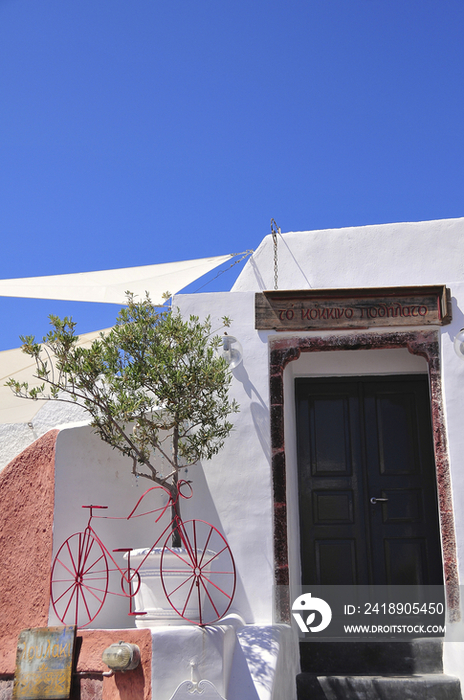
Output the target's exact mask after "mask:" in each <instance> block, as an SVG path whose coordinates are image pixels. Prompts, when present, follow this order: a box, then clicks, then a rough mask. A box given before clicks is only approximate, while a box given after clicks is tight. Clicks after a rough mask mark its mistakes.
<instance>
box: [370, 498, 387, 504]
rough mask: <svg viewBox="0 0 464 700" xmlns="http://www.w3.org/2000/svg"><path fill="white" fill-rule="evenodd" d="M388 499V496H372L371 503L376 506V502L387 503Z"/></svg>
mask: <svg viewBox="0 0 464 700" xmlns="http://www.w3.org/2000/svg"><path fill="white" fill-rule="evenodd" d="M387 501H388V498H375V497H374V496H372V498H371V503H372V505H373V506H375V504H376V503H386V502H387Z"/></svg>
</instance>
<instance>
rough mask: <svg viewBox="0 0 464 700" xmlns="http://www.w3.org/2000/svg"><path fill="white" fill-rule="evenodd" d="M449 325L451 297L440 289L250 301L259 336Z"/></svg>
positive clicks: (285, 294)
mask: <svg viewBox="0 0 464 700" xmlns="http://www.w3.org/2000/svg"><path fill="white" fill-rule="evenodd" d="M450 322H451V302H450V295H449V290H448V289H447V288H446V287H445V286H444V285H436V286H427V287H377V288H362V289H304V290H283V291H280V290H276V291H268V292H263V293H261V294H256V297H255V328H257V329H258V330H277V331H287V330H291V331H304V330H325V329H334V328H372V327H376V326H430V325H434V326H442V325H445V324H447V323H450Z"/></svg>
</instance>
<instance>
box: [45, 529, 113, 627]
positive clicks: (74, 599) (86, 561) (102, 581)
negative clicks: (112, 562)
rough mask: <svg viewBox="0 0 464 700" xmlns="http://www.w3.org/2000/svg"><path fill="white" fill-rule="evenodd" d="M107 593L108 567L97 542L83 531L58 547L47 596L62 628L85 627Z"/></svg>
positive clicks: (87, 532)
mask: <svg viewBox="0 0 464 700" xmlns="http://www.w3.org/2000/svg"><path fill="white" fill-rule="evenodd" d="M107 592H108V564H107V561H106V556H105V552H104V550H103V549H102V547H101V545H100V543H99V542H98V540H96V539H95V538H94V537H93V536H92V534H91V533H90V532H89V531H88V530H85V531H84V532H79V533H76V534H75V535H71V537H69V538H68V539H67V540H66V541H65V542H64V543H63V545H62V546H61V547H60V549H59V550H58V553H57V555H56V557H55V560H54V562H53V567H52V574H51V582H50V596H51V602H52V605H53V609H54V610H55V613H56V615H57V616H58V619H59V620H60V621H61V622H63V623H64V624H76V625H79V626H80V627H85V626H86V625H89V624H90V623H91V622H92V620H94V619H95V617H96V616H97V615H98V613H99V612H100V610H101V607H102V605H103V603H104V602H105V598H106V595H107Z"/></svg>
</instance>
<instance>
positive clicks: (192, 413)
mask: <svg viewBox="0 0 464 700" xmlns="http://www.w3.org/2000/svg"><path fill="white" fill-rule="evenodd" d="M223 322H224V324H225V325H228V319H226V318H224V319H223ZM50 323H51V326H52V330H51V331H50V332H49V333H48V334H47V335H46V336H45V337H44V338H43V342H42V343H37V342H36V340H35V338H34V337H33V336H22V337H21V341H22V343H23V346H22V350H23V352H25V353H26V354H27V355H30V356H31V357H32V358H34V360H35V362H36V368H37V372H36V376H37V378H38V379H39V381H40V382H41V383H40V384H39V386H33V387H30V386H29V385H28V384H27V383H26V382H17V381H15V380H14V379H9V381H8V382H7V384H8V385H9V386H10V387H11V388H12V389H13V391H14V392H15V393H16V395H17V396H20V397H25V398H30V399H33V400H38V399H48V400H55V401H68V402H77V403H79V404H81V405H82V406H83V407H84V408H85V409H86V410H87V411H88V413H89V414H90V416H91V425H92V426H93V428H94V429H95V432H96V433H98V435H99V436H100V438H101V439H102V440H104V441H105V442H107V443H108V444H109V445H111V446H112V447H113V448H114V449H117V450H119V451H120V452H122V453H123V454H124V455H127V456H128V457H130V458H131V459H132V472H133V474H134V475H135V476H136V477H143V478H145V479H149V480H151V481H152V482H155V483H156V484H160V485H162V486H164V487H165V488H167V489H168V490H169V491H170V493H171V495H172V497H173V500H174V502H176V501H177V500H178V499H177V483H178V480H179V470H180V469H181V468H183V467H188V466H190V465H193V464H195V463H196V462H198V461H199V460H201V459H210V458H211V457H212V456H213V455H215V454H216V453H217V452H218V451H219V450H220V449H221V448H222V446H223V444H224V441H225V439H226V437H227V436H228V435H229V433H230V431H231V430H232V423H231V422H230V421H229V420H228V417H229V416H230V414H233V413H235V412H237V411H238V405H237V403H236V402H235V401H231V400H230V399H229V386H230V382H231V374H230V371H229V369H228V366H227V363H226V362H225V360H224V359H222V358H221V357H220V356H218V354H217V352H216V349H217V347H218V346H219V345H220V343H221V339H220V337H218V336H213V335H212V331H211V322H210V319H209V318H207V319H206V320H205V321H203V322H200V320H199V319H198V317H196V316H190V318H188V319H186V320H185V319H184V318H183V317H182V316H181V314H180V313H179V312H178V311H173V310H165V309H161V310H160V308H159V307H156V306H155V305H154V304H153V303H152V302H151V301H150V298H149V296H148V295H147V296H146V297H145V298H144V299H142V300H140V301H136V300H135V298H134V296H133V295H132V294H129V293H128V294H127V306H126V307H124V308H122V310H121V311H120V312H119V314H118V316H117V319H116V325H115V326H114V328H112V329H111V330H110V331H109V332H107V333H101V334H100V337H99V338H98V339H96V340H95V341H94V342H93V343H92V345H91V346H90V347H87V348H86V347H80V346H79V345H78V344H77V341H78V336H77V335H76V334H75V332H74V330H75V326H76V324H75V323H74V321H73V320H72V319H71V318H64V319H63V320H61V319H60V318H58V317H57V316H50ZM156 455H158V457H159V456H160V455H161V456H162V457H163V458H164V463H165V464H166V465H168V468H167V470H166V471H167V472H168V473H164V471H165V470H164V469H163V470H162V471H160V469H159V468H157V467H156V466H155V457H156ZM158 461H159V460H158ZM157 463H158V462H157ZM177 507H178V506H177ZM176 512H177V513H178V510H177V511H176Z"/></svg>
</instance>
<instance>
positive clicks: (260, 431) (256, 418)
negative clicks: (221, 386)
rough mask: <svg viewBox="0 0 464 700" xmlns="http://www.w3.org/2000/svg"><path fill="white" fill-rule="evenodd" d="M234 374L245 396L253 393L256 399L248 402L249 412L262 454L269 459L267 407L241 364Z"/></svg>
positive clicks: (250, 395)
mask: <svg viewBox="0 0 464 700" xmlns="http://www.w3.org/2000/svg"><path fill="white" fill-rule="evenodd" d="M234 376H235V378H236V379H237V380H238V381H239V382H241V384H242V385H243V388H244V390H245V392H246V394H247V396H249V397H250V399H251V398H252V397H253V395H254V396H256V398H257V399H258V401H251V402H250V413H251V417H252V420H253V425H254V427H255V431H256V435H257V437H258V440H259V442H260V445H261V448H262V450H263V453H264V456H265V457H266V459H267V460H268V461H269V460H270V459H271V443H270V432H269V424H270V418H269V408H268V406H267V405H266V403H265V402H264V401H263V399H262V397H261V395H260V394H259V392H258V391H257V389H256V387H255V386H254V384H253V383H252V382H251V380H250V377H249V376H248V372H247V371H246V369H245V367H244V366H243V365H240V366H239V367H237V368H236V369H235V370H234Z"/></svg>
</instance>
